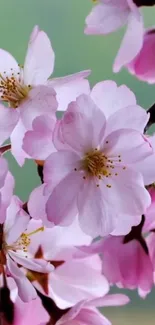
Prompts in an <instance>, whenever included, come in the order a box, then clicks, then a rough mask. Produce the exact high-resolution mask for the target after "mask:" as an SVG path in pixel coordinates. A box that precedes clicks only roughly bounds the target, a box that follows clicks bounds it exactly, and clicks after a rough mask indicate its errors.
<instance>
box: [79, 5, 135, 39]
mask: <svg viewBox="0 0 155 325" xmlns="http://www.w3.org/2000/svg"><path fill="white" fill-rule="evenodd" d="M129 13H130V9H129V8H128V6H127V5H126V7H125V6H124V8H120V7H119V5H116V6H115V5H109V3H108V4H99V5H97V6H95V7H94V8H93V9H92V11H91V13H90V14H89V15H88V17H87V18H86V28H85V34H108V33H112V32H113V31H115V30H117V29H118V28H120V27H122V26H123V25H125V24H126V22H127V19H128V15H129Z"/></svg>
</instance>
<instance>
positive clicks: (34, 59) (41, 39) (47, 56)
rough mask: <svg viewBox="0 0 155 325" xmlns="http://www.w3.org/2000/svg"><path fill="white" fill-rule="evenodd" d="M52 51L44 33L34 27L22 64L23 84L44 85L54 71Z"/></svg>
mask: <svg viewBox="0 0 155 325" xmlns="http://www.w3.org/2000/svg"><path fill="white" fill-rule="evenodd" d="M54 59H55V55H54V51H53V49H52V46H51V42H50V40H49V38H48V36H47V34H46V33H45V32H43V31H42V30H39V28H36V26H35V27H34V29H33V31H32V34H31V36H30V41H29V45H28V49H27V54H26V58H25V63H24V82H25V83H26V84H27V85H28V84H30V85H40V84H44V83H45V82H46V81H47V79H48V77H49V76H50V75H51V74H52V72H53V69H54Z"/></svg>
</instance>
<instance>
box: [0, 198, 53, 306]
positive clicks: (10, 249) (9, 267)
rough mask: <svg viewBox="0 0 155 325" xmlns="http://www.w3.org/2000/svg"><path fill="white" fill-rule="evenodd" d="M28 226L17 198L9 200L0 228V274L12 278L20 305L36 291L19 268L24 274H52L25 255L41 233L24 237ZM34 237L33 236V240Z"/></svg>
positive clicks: (33, 296)
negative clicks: (26, 271) (25, 271)
mask: <svg viewBox="0 0 155 325" xmlns="http://www.w3.org/2000/svg"><path fill="white" fill-rule="evenodd" d="M29 223H31V221H30V217H29V215H28V214H27V213H26V212H24V210H23V209H22V203H21V201H19V199H18V198H16V197H12V201H11V204H10V205H9V207H8V209H7V213H6V220H5V222H4V224H0V235H1V236H0V241H1V242H0V245H1V247H2V249H1V251H0V261H1V267H2V268H1V272H2V273H3V274H4V275H5V276H9V277H10V276H11V277H12V278H13V279H14V281H15V282H16V284H17V287H18V295H19V296H20V298H21V299H22V300H23V301H30V300H31V299H34V298H36V291H35V289H34V288H33V286H32V284H31V283H30V281H29V280H28V279H27V278H26V276H25V275H24V272H23V270H22V269H21V268H19V267H18V265H20V266H22V267H23V268H24V269H26V270H33V271H36V272H43V273H47V272H50V271H52V270H53V266H51V265H50V264H48V263H47V262H46V261H44V260H43V259H37V258H36V259H34V258H33V256H32V255H31V254H30V253H29V251H28V246H29V245H30V243H31V236H32V235H33V234H35V233H36V232H38V231H39V232H40V231H43V227H42V228H41V229H35V231H33V232H31V233H27V232H26V230H27V227H28V225H29ZM32 237H33V236H32Z"/></svg>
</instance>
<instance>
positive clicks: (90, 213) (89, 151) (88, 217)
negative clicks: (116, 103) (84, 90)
mask: <svg viewBox="0 0 155 325" xmlns="http://www.w3.org/2000/svg"><path fill="white" fill-rule="evenodd" d="M118 113H120V118H121V117H122V116H121V110H119V111H118ZM117 116H118V115H117ZM117 118H118V117H117ZM108 121H109V122H110V123H111V121H110V118H109V120H108ZM108 121H106V118H105V116H104V114H103V112H102V111H101V110H100V109H99V108H98V107H97V106H96V105H95V103H94V102H93V101H92V99H91V98H90V97H88V96H86V95H83V96H80V97H78V99H77V100H76V102H72V103H71V104H70V105H69V107H68V110H67V112H66V113H65V114H64V117H63V119H62V120H61V121H60V122H59V123H60V125H61V128H59V133H58V132H57V133H56V138H55V139H54V144H55V146H56V148H57V150H58V151H57V152H55V153H53V154H51V155H50V156H49V157H48V158H47V160H46V161H45V166H44V181H45V183H47V186H46V189H45V195H46V194H47V195H48V194H49V193H50V196H49V198H48V201H47V205H46V212H47V217H48V220H50V221H52V222H54V223H55V224H61V225H65V226H67V225H69V224H70V223H71V222H72V220H73V216H74V215H76V213H77V211H78V213H79V221H80V226H81V227H82V229H83V230H84V231H85V232H86V233H88V234H90V235H92V236H97V235H105V234H109V233H111V232H112V231H113V230H114V229H115V227H116V223H117V220H118V218H119V215H121V214H128V215H133V216H137V215H141V214H142V213H144V212H145V210H146V208H147V207H148V206H149V204H150V198H149V195H148V192H147V191H146V190H145V188H144V183H143V175H142V174H141V173H140V168H139V171H136V168H135V167H134V166H135V165H136V162H142V165H143V160H144V159H145V158H146V157H149V156H152V159H153V161H154V155H153V150H152V147H151V146H150V143H149V142H148V141H147V140H146V139H145V138H144V137H143V135H142V134H141V133H140V132H138V131H137V130H133V129H131V128H128V129H127V128H126V129H124V128H122V126H121V127H119V128H118V129H114V130H113V127H111V124H110V123H109V124H108ZM122 124H123V123H122ZM116 125H117V124H116ZM116 128H117V126H116ZM127 139H128V141H127ZM129 139H130V140H129ZM152 177H154V174H153V175H152ZM126 184H127V186H126ZM129 184H131V185H129ZM66 188H67V189H68V190H67V192H66V193H65V196H63V195H62V193H63V192H64V191H65V189H66ZM142 197H143V199H142ZM59 200H61V205H60V204H59V202H60V201H59ZM130 200H131V202H130ZM88 225H89V226H88Z"/></svg>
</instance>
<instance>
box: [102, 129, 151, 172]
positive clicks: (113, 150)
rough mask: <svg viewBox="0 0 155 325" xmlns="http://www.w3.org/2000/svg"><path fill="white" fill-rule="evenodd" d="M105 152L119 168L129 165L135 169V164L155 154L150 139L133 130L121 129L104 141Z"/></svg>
mask: <svg viewBox="0 0 155 325" xmlns="http://www.w3.org/2000/svg"><path fill="white" fill-rule="evenodd" d="M103 151H104V153H105V155H107V157H108V158H109V159H111V161H113V164H114V165H116V166H117V167H118V168H119V166H121V167H123V166H127V164H132V166H133V168H134V163H136V162H139V161H144V159H145V158H148V157H149V156H150V157H151V156H152V154H153V149H152V147H151V144H150V142H149V138H148V139H147V138H146V137H144V136H143V135H142V134H141V133H139V132H138V131H135V130H132V129H120V130H117V131H114V132H112V133H111V134H109V135H108V136H107V137H106V138H105V140H104V145H103ZM119 158H120V159H119Z"/></svg>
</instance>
